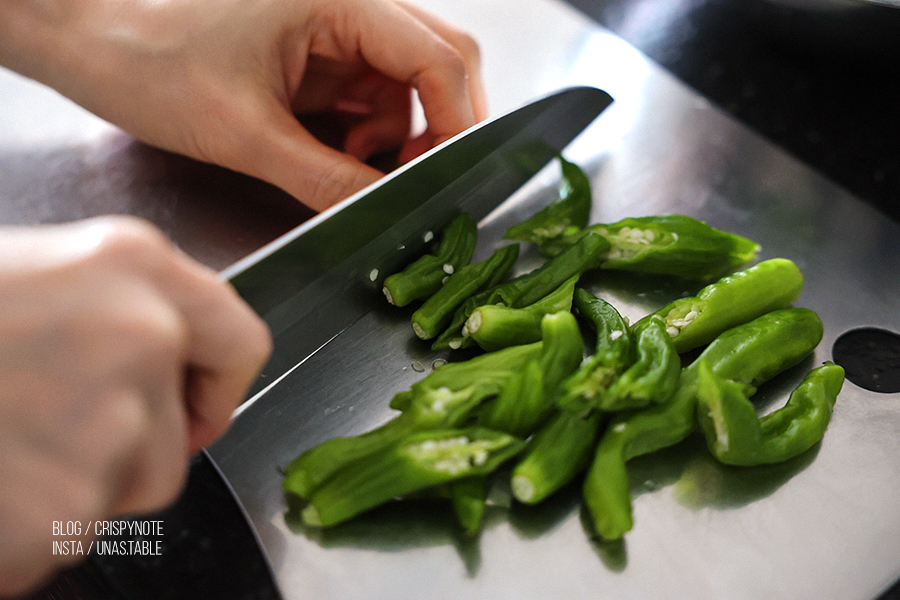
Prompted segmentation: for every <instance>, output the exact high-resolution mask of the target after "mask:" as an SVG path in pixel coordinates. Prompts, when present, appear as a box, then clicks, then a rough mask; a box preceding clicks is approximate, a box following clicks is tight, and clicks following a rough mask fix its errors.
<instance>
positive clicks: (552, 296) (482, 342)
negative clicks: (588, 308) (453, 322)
mask: <svg viewBox="0 0 900 600" xmlns="http://www.w3.org/2000/svg"><path fill="white" fill-rule="evenodd" d="M577 281H578V275H575V276H574V277H570V278H569V279H568V280H567V281H566V282H565V283H563V284H562V285H561V286H559V288H558V289H556V290H554V291H553V292H551V293H549V294H547V295H546V296H545V297H543V298H541V299H540V300H538V301H537V302H535V303H534V304H530V305H528V306H526V307H524V308H511V307H509V306H501V305H497V304H487V305H484V306H479V307H478V308H476V309H475V310H473V311H472V315H471V316H470V317H469V318H468V320H467V321H466V324H465V326H464V327H463V335H464V336H465V335H468V336H470V337H471V338H472V339H473V340H475V342H476V343H477V344H478V345H479V346H481V348H482V349H483V350H487V351H492V350H499V349H500V348H506V347H507V346H515V345H519V344H527V343H529V342H536V341H538V340H540V339H541V319H543V317H544V315H550V314H553V313H558V312H560V311H570V310H571V309H572V294H574V292H575V283H576V282H577Z"/></svg>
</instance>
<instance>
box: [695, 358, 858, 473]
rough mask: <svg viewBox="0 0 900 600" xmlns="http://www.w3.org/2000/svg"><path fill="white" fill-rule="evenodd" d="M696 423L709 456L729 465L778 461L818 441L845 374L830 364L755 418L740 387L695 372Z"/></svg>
mask: <svg viewBox="0 0 900 600" xmlns="http://www.w3.org/2000/svg"><path fill="white" fill-rule="evenodd" d="M698 375H699V388H698V396H697V399H698V406H697V420H698V421H699V423H700V429H701V430H702V431H703V434H704V436H705V437H706V442H707V446H708V447H709V450H710V452H712V454H713V456H715V457H716V458H717V459H718V460H719V461H721V462H723V463H725V464H728V465H739V466H755V465H762V464H771V463H777V462H782V461H785V460H788V459H790V458H793V457H794V456H797V455H798V454H801V453H802V452H806V451H807V450H809V449H810V448H811V447H812V446H813V445H815V444H816V443H817V442H819V441H820V440H821V439H822V436H823V435H824V434H825V429H826V428H827V427H828V423H829V421H830V420H831V413H832V410H833V409H834V404H835V401H836V399H837V396H838V394H839V393H840V391H841V387H842V386H843V383H844V369H842V368H841V367H839V366H837V365H835V364H834V363H831V362H828V363H825V365H823V366H821V367H819V368H817V369H813V370H812V371H810V372H809V373H808V374H807V375H806V377H805V378H804V379H803V381H802V382H801V383H800V385H798V386H797V388H795V389H794V391H793V392H791V395H790V397H789V398H788V401H787V403H786V404H785V405H784V406H783V407H781V408H779V409H778V410H776V411H774V412H771V413H769V414H767V415H765V416H763V417H761V418H760V417H758V416H757V414H756V409H755V408H754V406H753V404H752V403H751V402H750V400H749V398H747V396H746V395H745V391H744V389H743V387H742V386H741V385H739V384H737V383H734V382H732V381H729V380H724V379H722V378H720V377H718V376H717V375H715V374H714V373H713V372H712V371H711V370H710V369H709V367H708V365H706V364H705V363H704V364H703V366H701V368H700V369H699V371H698Z"/></svg>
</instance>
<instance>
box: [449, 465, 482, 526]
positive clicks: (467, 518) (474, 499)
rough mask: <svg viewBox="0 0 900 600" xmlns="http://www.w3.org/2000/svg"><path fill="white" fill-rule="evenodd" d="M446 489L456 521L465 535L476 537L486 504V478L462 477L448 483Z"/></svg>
mask: <svg viewBox="0 0 900 600" xmlns="http://www.w3.org/2000/svg"><path fill="white" fill-rule="evenodd" d="M448 487H449V490H448V493H449V496H450V502H451V503H452V504H453V512H454V513H455V514H456V519H457V521H459V524H460V525H462V528H463V531H465V532H466V534H467V535H470V536H474V535H476V534H477V533H478V531H479V530H480V529H481V521H482V519H483V518H484V509H485V505H486V502H487V483H486V477H485V476H484V475H474V476H472V477H464V478H462V479H458V480H456V481H453V482H451V483H449V484H448Z"/></svg>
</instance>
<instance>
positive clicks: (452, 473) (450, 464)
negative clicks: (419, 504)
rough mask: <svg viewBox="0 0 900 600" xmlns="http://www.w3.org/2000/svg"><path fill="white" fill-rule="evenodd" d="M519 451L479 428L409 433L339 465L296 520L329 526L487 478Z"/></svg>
mask: <svg viewBox="0 0 900 600" xmlns="http://www.w3.org/2000/svg"><path fill="white" fill-rule="evenodd" d="M523 447H524V442H522V441H521V440H519V439H518V438H515V437H513V436H511V435H508V434H505V433H500V432H496V431H490V430H487V429H480V428H469V429H450V430H436V431H427V432H421V433H416V434H413V435H411V436H409V437H407V438H405V439H403V440H402V441H401V442H399V443H397V444H394V445H391V446H389V447H387V448H384V449H382V450H379V451H377V452H375V453H373V454H369V455H366V456H364V457H362V458H360V459H358V460H355V461H353V462H351V463H349V464H346V465H344V466H343V467H342V468H341V469H340V470H338V471H337V472H336V473H335V474H334V476H333V477H331V478H329V479H328V480H327V481H325V482H324V483H323V484H322V485H320V486H319V487H318V488H316V489H315V490H314V491H313V493H312V494H311V496H310V497H309V504H307V506H306V507H305V508H304V509H303V511H302V513H301V516H302V518H303V521H304V522H305V523H306V524H307V525H311V526H320V527H328V526H331V525H336V524H337V523H341V522H343V521H346V520H347V519H350V518H352V517H354V516H356V515H358V514H360V513H362V512H364V511H367V510H369V509H371V508H374V507H376V506H378V505H380V504H383V503H385V502H387V501H389V500H392V499H394V498H398V497H403V496H406V495H409V494H412V493H414V492H418V491H420V490H423V489H426V488H429V487H432V486H437V485H440V484H444V483H448V482H452V481H458V480H460V479H464V478H470V477H473V476H479V475H486V474H488V473H490V472H492V471H494V470H495V469H496V468H497V467H498V466H500V465H501V464H502V463H503V462H505V461H507V460H509V459H510V458H512V457H513V456H515V455H516V454H517V453H519V452H520V451H521V450H522V448H523Z"/></svg>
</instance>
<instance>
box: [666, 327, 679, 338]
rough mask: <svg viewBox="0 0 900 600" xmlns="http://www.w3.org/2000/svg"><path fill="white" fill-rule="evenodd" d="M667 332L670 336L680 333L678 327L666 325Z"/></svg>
mask: <svg viewBox="0 0 900 600" xmlns="http://www.w3.org/2000/svg"><path fill="white" fill-rule="evenodd" d="M666 333H668V334H669V337H676V336H677V335H678V329H677V328H676V327H666Z"/></svg>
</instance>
